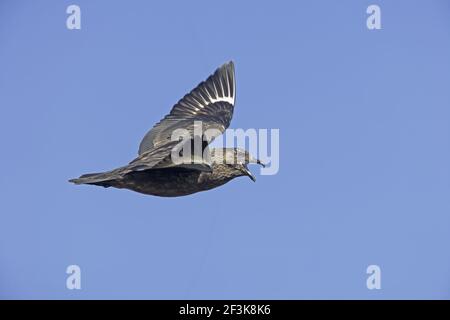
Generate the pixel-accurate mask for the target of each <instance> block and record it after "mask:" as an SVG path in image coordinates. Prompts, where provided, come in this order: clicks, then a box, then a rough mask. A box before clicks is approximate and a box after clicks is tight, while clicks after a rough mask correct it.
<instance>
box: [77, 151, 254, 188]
mask: <svg viewBox="0 0 450 320" xmlns="http://www.w3.org/2000/svg"><path fill="white" fill-rule="evenodd" d="M224 150H225V153H226V152H229V153H235V152H245V151H242V150H240V149H231V148H229V149H224ZM214 151H215V150H214V149H213V150H212V154H214ZM215 160H216V159H214V158H213V161H212V166H211V170H210V171H200V170H191V169H186V168H160V169H151V170H143V171H129V168H128V166H125V167H121V168H118V169H115V170H112V171H110V172H105V173H98V174H88V175H85V176H82V177H80V178H79V179H74V180H73V182H75V183H77V184H80V183H82V184H92V185H98V186H102V187H106V188H107V187H115V188H119V189H129V190H132V191H136V192H139V193H143V194H147V195H153V196H160V197H179V196H185V195H189V194H193V193H196V192H199V191H206V190H210V189H213V188H216V187H219V186H221V185H223V184H225V183H227V182H228V181H230V180H232V179H233V178H236V177H239V176H247V175H249V174H250V173H249V171H248V169H247V170H245V168H244V167H245V165H244V166H243V167H239V168H235V167H234V166H232V165H229V164H226V163H220V162H218V161H215ZM128 171H129V172H128Z"/></svg>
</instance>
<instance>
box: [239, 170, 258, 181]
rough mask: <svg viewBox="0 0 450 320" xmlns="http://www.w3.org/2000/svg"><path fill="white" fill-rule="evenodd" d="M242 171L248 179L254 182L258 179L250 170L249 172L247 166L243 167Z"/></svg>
mask: <svg viewBox="0 0 450 320" xmlns="http://www.w3.org/2000/svg"><path fill="white" fill-rule="evenodd" d="M242 171H243V172H244V173H245V175H246V176H247V177H249V178H250V179H252V181H253V182H256V178H255V176H254V175H253V173H251V171H250V170H248V168H247V166H242Z"/></svg>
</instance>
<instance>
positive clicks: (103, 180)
mask: <svg viewBox="0 0 450 320" xmlns="http://www.w3.org/2000/svg"><path fill="white" fill-rule="evenodd" d="M121 177H122V176H121V175H120V174H118V172H117V171H116V170H113V171H108V172H101V173H88V174H83V175H82V176H81V177H79V178H76V179H70V180H69V182H72V183H75V184H93V185H97V186H102V187H105V188H107V187H110V186H111V183H112V182H113V181H115V180H117V179H120V178H121Z"/></svg>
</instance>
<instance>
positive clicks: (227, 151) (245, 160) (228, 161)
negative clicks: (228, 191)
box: [211, 148, 265, 182]
mask: <svg viewBox="0 0 450 320" xmlns="http://www.w3.org/2000/svg"><path fill="white" fill-rule="evenodd" d="M211 159H212V161H213V163H215V164H220V165H225V166H226V167H227V169H228V170H229V171H230V172H232V173H233V175H234V176H236V177H239V176H248V177H249V178H250V179H252V181H253V182H255V181H256V178H255V176H254V175H253V174H252V172H251V171H250V170H249V169H248V164H259V165H261V166H263V167H265V164H264V163H262V162H261V161H260V160H259V159H256V158H254V157H253V156H251V155H250V153H249V152H248V151H246V150H243V149H239V148H216V149H213V150H212V152H211Z"/></svg>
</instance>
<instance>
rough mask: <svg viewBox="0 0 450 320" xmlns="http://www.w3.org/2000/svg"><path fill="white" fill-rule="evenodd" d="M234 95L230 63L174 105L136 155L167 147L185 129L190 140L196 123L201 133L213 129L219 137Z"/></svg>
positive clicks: (224, 125) (224, 127)
mask: <svg viewBox="0 0 450 320" xmlns="http://www.w3.org/2000/svg"><path fill="white" fill-rule="evenodd" d="M235 95H236V82H235V76H234V64H233V62H232V61H230V62H228V63H225V64H224V65H222V66H221V67H220V68H218V69H217V70H216V71H215V72H214V73H213V74H212V75H211V76H209V78H208V79H207V80H206V81H203V82H201V83H200V84H199V85H198V86H197V87H196V88H195V89H194V90H192V91H191V92H190V93H188V94H187V95H185V96H184V97H183V98H182V99H181V100H180V101H178V102H177V104H175V106H174V107H173V108H172V110H171V111H170V113H169V114H168V115H166V116H165V117H164V118H163V119H162V120H161V121H160V122H158V123H157V124H156V125H155V126H154V127H153V128H152V129H151V130H150V131H149V132H148V133H147V134H146V135H145V137H144V139H143V140H142V141H141V144H140V145H139V155H140V156H142V155H143V154H144V153H146V152H149V151H151V150H152V149H154V148H158V147H161V146H164V145H166V144H169V143H170V142H171V136H172V133H173V131H174V130H176V129H186V130H188V131H189V132H190V133H191V137H193V131H194V122H196V121H201V123H202V129H203V132H204V131H205V130H207V129H216V130H218V132H220V133H223V132H224V131H225V129H226V128H228V126H229V125H230V122H231V118H232V117H233V109H234V101H235Z"/></svg>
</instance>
